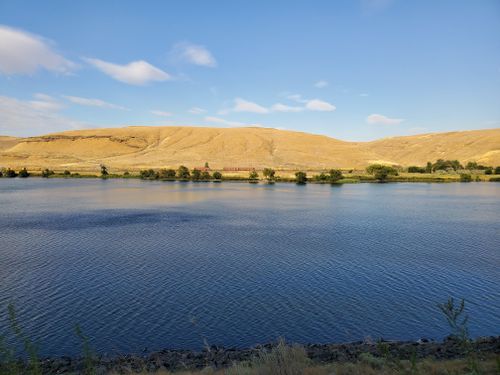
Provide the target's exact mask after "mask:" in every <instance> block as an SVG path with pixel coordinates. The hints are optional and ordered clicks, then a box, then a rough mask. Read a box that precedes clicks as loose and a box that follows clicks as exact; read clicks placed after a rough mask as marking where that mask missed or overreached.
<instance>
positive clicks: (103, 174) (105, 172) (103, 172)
mask: <svg viewBox="0 0 500 375" xmlns="http://www.w3.org/2000/svg"><path fill="white" fill-rule="evenodd" d="M108 175H109V172H108V167H106V166H105V165H104V164H101V177H102V178H106V177H108Z"/></svg>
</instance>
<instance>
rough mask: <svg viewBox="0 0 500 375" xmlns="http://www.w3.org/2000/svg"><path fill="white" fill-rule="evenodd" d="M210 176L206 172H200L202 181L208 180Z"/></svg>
mask: <svg viewBox="0 0 500 375" xmlns="http://www.w3.org/2000/svg"><path fill="white" fill-rule="evenodd" d="M211 178H212V176H210V173H209V172H208V171H203V172H201V179H202V180H205V181H206V180H210V179H211Z"/></svg>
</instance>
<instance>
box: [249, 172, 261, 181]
mask: <svg viewBox="0 0 500 375" xmlns="http://www.w3.org/2000/svg"><path fill="white" fill-rule="evenodd" d="M248 179H249V180H258V179H259V174H258V173H257V171H256V170H255V169H254V170H253V171H251V172H250V173H249V174H248Z"/></svg>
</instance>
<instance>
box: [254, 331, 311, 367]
mask: <svg viewBox="0 0 500 375" xmlns="http://www.w3.org/2000/svg"><path fill="white" fill-rule="evenodd" d="M309 363H310V360H309V358H308V357H307V354H306V352H305V350H304V348H303V347H301V346H298V345H294V346H289V345H287V344H286V343H285V341H284V340H283V339H281V340H279V342H278V345H277V346H275V347H274V348H273V349H272V350H271V351H262V352H261V353H260V354H259V356H258V357H257V358H255V359H254V361H253V362H252V367H254V368H256V370H257V371H256V373H257V374H259V375H302V374H304V370H305V369H306V367H307V366H308V364H309Z"/></svg>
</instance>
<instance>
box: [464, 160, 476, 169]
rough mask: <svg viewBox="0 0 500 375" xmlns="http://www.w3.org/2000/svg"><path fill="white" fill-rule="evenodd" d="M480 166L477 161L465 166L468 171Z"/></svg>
mask: <svg viewBox="0 0 500 375" xmlns="http://www.w3.org/2000/svg"><path fill="white" fill-rule="evenodd" d="M477 167H478V165H477V163H476V162H475V161H470V162H468V163H467V164H466V165H465V169H468V170H469V171H472V170H474V169H477Z"/></svg>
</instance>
